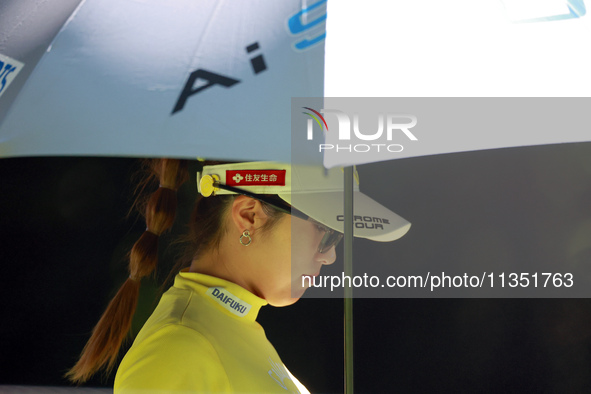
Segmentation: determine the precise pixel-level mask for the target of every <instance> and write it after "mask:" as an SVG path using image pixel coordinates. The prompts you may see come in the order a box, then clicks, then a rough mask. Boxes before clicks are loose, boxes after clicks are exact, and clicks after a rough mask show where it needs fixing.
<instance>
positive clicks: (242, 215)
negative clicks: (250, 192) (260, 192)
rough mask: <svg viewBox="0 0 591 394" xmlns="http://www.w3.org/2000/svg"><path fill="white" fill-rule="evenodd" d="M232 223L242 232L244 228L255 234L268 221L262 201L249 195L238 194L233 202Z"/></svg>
mask: <svg viewBox="0 0 591 394" xmlns="http://www.w3.org/2000/svg"><path fill="white" fill-rule="evenodd" d="M231 217H232V223H234V226H235V227H236V229H237V230H238V231H239V232H240V233H242V232H243V231H244V230H248V231H250V233H251V234H254V233H255V231H256V230H257V229H259V228H261V227H262V226H263V225H264V224H265V223H266V222H267V214H265V212H264V211H263V207H262V205H261V202H260V201H258V200H255V199H254V198H250V197H247V196H237V197H236V198H234V202H233V203H232V212H231Z"/></svg>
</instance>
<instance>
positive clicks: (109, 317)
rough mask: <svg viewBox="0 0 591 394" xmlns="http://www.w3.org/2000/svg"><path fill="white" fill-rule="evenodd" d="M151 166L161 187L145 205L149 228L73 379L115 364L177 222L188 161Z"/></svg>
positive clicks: (166, 161)
mask: <svg viewBox="0 0 591 394" xmlns="http://www.w3.org/2000/svg"><path fill="white" fill-rule="evenodd" d="M150 167H151V171H152V174H150V177H157V178H158V180H159V182H160V186H159V188H158V190H156V191H155V192H154V193H152V195H151V196H150V198H149V199H148V202H147V204H146V206H145V217H146V225H147V228H146V231H144V233H143V234H142V236H141V237H140V239H138V240H137V242H136V243H135V244H134V245H133V248H132V249H131V252H130V256H129V273H130V275H129V278H128V279H127V280H126V281H125V282H124V283H123V285H122V286H121V288H120V289H119V291H118V292H117V294H116V295H115V297H114V298H113V299H112V300H111V302H110V303H109V305H108V306H107V309H106V310H105V312H104V313H103V315H102V317H101V319H100V320H99V322H98V323H97V325H96V326H95V328H94V330H93V331H92V335H91V337H90V339H89V340H88V343H87V344H86V346H85V347H84V350H83V351H82V354H81V356H80V359H79V360H78V362H77V363H76V365H74V367H72V369H70V371H68V372H67V373H66V377H67V378H69V379H70V380H71V381H73V382H76V383H83V382H85V381H86V380H88V379H89V378H90V377H91V376H92V375H93V374H95V373H96V372H97V371H98V370H99V369H101V368H105V370H106V371H107V372H110V371H111V370H112V369H113V367H114V366H115V362H116V361H117V355H118V354H119V348H120V347H121V344H122V342H123V340H124V339H125V337H126V335H127V333H128V332H129V329H130V327H131V321H132V318H133V314H134V313H135V309H136V305H137V300H138V296H139V288H140V281H141V279H142V278H143V277H146V276H149V275H150V274H151V273H152V272H154V270H155V269H156V265H157V264H158V237H159V236H160V234H162V233H163V232H164V231H166V230H168V229H169V228H171V227H172V225H173V223H174V218H175V213H176V206H177V196H176V190H177V189H178V188H179V187H180V186H181V185H182V184H183V183H184V182H185V181H186V180H187V179H188V175H189V174H188V170H187V162H186V161H181V160H173V159H155V160H152V161H151V166H150Z"/></svg>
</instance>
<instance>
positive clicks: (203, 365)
mask: <svg viewBox="0 0 591 394" xmlns="http://www.w3.org/2000/svg"><path fill="white" fill-rule="evenodd" d="M146 389H148V390H154V392H185V391H186V392H196V391H197V392H211V391H215V392H224V391H231V388H230V385H229V381H228V377H227V374H226V371H225V369H224V367H223V365H222V363H221V361H220V358H219V356H218V353H217V351H216V349H215V348H214V346H213V345H212V344H211V342H210V341H209V340H208V339H207V338H206V337H205V336H203V334H201V333H200V332H198V331H196V330H195V329H193V328H190V327H187V326H184V325H180V324H170V325H165V326H162V327H160V328H159V329H158V330H157V331H154V332H152V333H151V335H149V336H147V337H145V338H143V339H142V340H141V341H140V342H138V343H134V344H133V346H132V347H131V349H130V350H129V351H128V353H127V354H126V355H125V357H124V358H123V361H122V362H121V365H120V366H119V369H118V371H117V376H116V378H115V392H116V393H132V392H134V391H138V390H146ZM142 392H145V391H142ZM148 392H149V391H148Z"/></svg>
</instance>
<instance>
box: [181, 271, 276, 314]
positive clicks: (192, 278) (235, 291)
mask: <svg viewBox="0 0 591 394" xmlns="http://www.w3.org/2000/svg"><path fill="white" fill-rule="evenodd" d="M174 287H177V288H181V289H191V290H193V291H195V292H196V293H198V294H200V295H201V296H203V297H204V298H205V299H207V300H208V301H210V302H211V303H212V304H213V305H214V306H216V307H217V308H219V309H220V310H221V311H222V312H224V313H226V314H228V315H230V316H233V317H235V318H238V319H244V320H246V321H255V320H256V318H257V316H258V313H259V310H260V309H261V307H262V306H264V305H267V304H268V303H267V301H265V300H264V299H262V298H260V297H257V296H256V295H254V294H252V293H251V292H250V291H248V290H246V289H245V288H243V287H241V286H239V285H237V284H236V283H232V282H230V281H227V280H225V279H220V278H216V277H215V276H210V275H205V274H200V273H198V272H188V271H184V270H183V271H181V272H179V274H178V275H177V276H176V277H175V280H174Z"/></svg>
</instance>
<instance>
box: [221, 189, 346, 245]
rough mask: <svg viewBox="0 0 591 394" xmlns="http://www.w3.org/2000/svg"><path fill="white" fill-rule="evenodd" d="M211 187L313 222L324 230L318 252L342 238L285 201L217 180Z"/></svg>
mask: <svg viewBox="0 0 591 394" xmlns="http://www.w3.org/2000/svg"><path fill="white" fill-rule="evenodd" d="M213 187H214V188H218V189H224V190H227V191H230V192H234V193H237V194H242V195H243V196H247V197H250V198H254V199H255V200H259V201H262V202H264V203H266V204H269V205H270V206H272V207H273V208H275V209H277V210H278V211H280V212H283V213H287V214H289V215H292V216H295V217H298V218H300V219H303V220H307V221H309V222H312V223H314V225H315V226H316V228H318V229H319V230H320V231H324V236H323V237H322V240H320V244H319V245H318V253H326V252H328V251H329V250H330V248H332V247H333V246H337V245H338V244H339V242H341V239H343V234H342V233H340V232H338V231H336V230H333V229H332V228H330V227H327V226H325V225H324V224H322V223H319V222H317V221H316V220H314V219H312V218H311V217H310V216H308V215H306V214H305V213H303V212H302V211H299V210H297V209H296V208H294V207H292V206H291V205H289V204H287V203H285V202H279V201H277V200H278V199H273V198H271V197H266V196H264V195H260V194H254V193H251V192H249V191H246V190H242V189H238V188H236V187H233V186H228V185H222V184H221V183H219V182H218V181H214V182H213Z"/></svg>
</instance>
